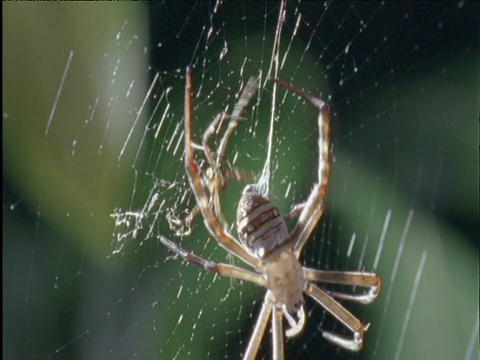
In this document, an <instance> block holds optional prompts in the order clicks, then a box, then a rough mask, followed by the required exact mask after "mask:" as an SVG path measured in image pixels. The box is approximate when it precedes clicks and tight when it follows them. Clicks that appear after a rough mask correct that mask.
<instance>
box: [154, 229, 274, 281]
mask: <svg viewBox="0 0 480 360" xmlns="http://www.w3.org/2000/svg"><path fill="white" fill-rule="evenodd" d="M160 241H161V242H162V243H163V244H164V245H165V246H166V247H167V248H168V249H169V250H171V251H173V252H174V253H176V254H177V255H179V256H181V257H182V258H183V259H184V260H185V261H188V262H190V263H192V264H195V265H198V266H200V267H202V268H204V269H205V270H208V271H210V272H213V273H217V274H220V275H222V276H227V277H230V278H235V279H240V280H246V281H250V282H253V283H255V284H257V285H260V286H265V279H264V277H263V276H262V275H260V274H257V273H255V272H252V271H248V270H245V269H242V268H239V267H236V266H233V265H228V264H222V263H216V262H213V261H210V260H206V259H203V258H201V257H200V256H198V255H195V254H194V253H192V252H189V251H186V250H185V249H183V248H181V247H180V246H178V245H177V244H175V243H174V242H173V241H171V240H169V239H167V238H166V237H164V236H160Z"/></svg>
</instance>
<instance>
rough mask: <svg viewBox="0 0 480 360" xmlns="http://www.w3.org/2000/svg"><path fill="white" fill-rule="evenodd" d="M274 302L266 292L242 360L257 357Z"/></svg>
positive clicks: (268, 292)
mask: <svg viewBox="0 0 480 360" xmlns="http://www.w3.org/2000/svg"><path fill="white" fill-rule="evenodd" d="M274 301H275V300H274V297H273V295H272V293H271V292H270V291H267V293H266V294H265V298H264V300H263V303H262V308H261V310H260V314H258V317H257V321H256V323H255V328H254V329H253V333H252V335H251V336H250V340H249V341H248V346H247V350H245V354H244V355H243V360H254V359H255V357H256V356H257V352H258V349H259V348H260V343H261V342H262V338H263V334H264V333H265V329H266V328H267V323H268V319H269V317H270V314H271V312H272V309H273V306H274ZM277 341H278V339H277Z"/></svg>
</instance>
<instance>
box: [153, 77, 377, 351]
mask: <svg viewBox="0 0 480 360" xmlns="http://www.w3.org/2000/svg"><path fill="white" fill-rule="evenodd" d="M275 82H276V83H277V84H279V85H282V86H284V87H285V88H287V89H289V90H291V91H293V92H294V93H296V94H298V95H299V96H301V97H303V98H304V99H306V100H308V101H309V102H311V103H312V104H313V105H314V106H315V107H317V108H318V110H319V115H318V126H319V139H318V147H319V164H318V183H316V184H315V185H314V186H313V189H312V191H311V193H310V195H309V197H308V199H307V201H305V202H304V203H302V204H299V205H297V206H295V207H294V210H292V213H293V214H294V215H295V216H296V215H298V217H299V218H298V222H297V224H296V226H295V227H294V229H293V231H292V232H291V233H290V234H289V233H288V230H287V226H286V223H285V219H284V218H283V216H282V215H281V214H280V212H279V211H278V209H277V207H276V206H274V205H273V204H272V203H271V202H269V201H268V200H267V199H266V198H264V197H263V196H261V195H260V194H259V193H258V191H257V188H256V186H255V185H247V186H246V187H245V189H244V190H243V193H242V197H241V199H240V202H239V204H238V208H237V220H236V222H237V230H238V234H239V238H240V241H238V240H236V239H235V238H234V237H233V236H232V235H231V234H229V233H228V232H227V231H226V230H225V229H224V227H223V226H222V225H221V223H220V222H219V220H218V218H217V216H216V214H215V211H214V210H213V209H212V208H211V207H210V206H209V199H208V196H207V193H206V190H205V189H204V186H203V185H202V178H201V177H200V175H199V171H198V168H197V164H196V163H195V160H194V155H193V147H192V144H193V143H192V140H191V88H192V79H191V73H190V69H189V68H187V71H186V87H185V170H186V173H187V175H188V179H189V181H190V186H191V188H192V190H193V193H194V194H195V198H196V201H197V205H198V207H199V209H200V211H201V214H202V216H203V218H204V222H205V226H206V227H207V229H208V230H209V231H210V233H211V234H212V236H213V237H214V238H215V239H216V240H217V242H218V243H219V244H220V245H221V246H222V247H223V248H224V249H225V250H226V251H227V252H229V253H232V254H234V255H235V256H237V257H238V258H240V259H241V260H243V261H244V262H246V263H247V264H248V265H250V266H251V267H252V268H253V269H254V270H255V271H250V270H246V269H243V268H240V267H236V266H233V265H229V264H222V263H215V262H212V261H209V260H206V259H203V258H201V257H199V256H197V255H195V254H194V253H191V252H188V251H186V250H184V249H182V248H181V247H179V246H178V245H177V244H175V243H174V242H172V241H170V240H168V239H167V238H165V237H163V236H160V240H161V241H162V243H163V244H164V245H166V246H167V247H168V248H169V249H170V250H172V251H174V252H175V253H176V254H178V255H180V256H181V257H182V258H183V259H185V260H186V261H188V262H191V263H194V264H196V265H199V266H201V267H203V268H204V269H206V270H208V271H211V272H214V273H218V274H220V275H223V276H227V277H231V278H237V279H241V280H246V281H251V282H254V283H256V284H258V285H260V286H263V287H266V288H267V292H266V294H265V298H264V301H263V304H262V307H261V310H260V314H259V315H258V318H257V321H256V324H255V327H254V329H253V333H252V335H251V337H250V340H249V342H248V346H247V349H246V351H245V354H244V355H243V358H244V359H254V358H255V356H256V354H257V352H258V350H259V347H260V343H261V341H262V337H263V334H264V332H265V329H266V327H267V323H268V319H269V317H270V315H271V316H272V338H273V339H272V346H273V358H274V359H283V357H284V349H283V316H285V318H286V320H287V322H288V324H289V326H290V328H289V329H287V330H286V331H285V335H286V336H287V337H292V336H295V335H297V334H299V333H300V331H301V330H302V329H303V326H304V323H305V311H304V304H305V302H304V298H303V293H306V294H307V295H308V296H310V297H311V298H312V299H314V300H315V301H316V302H318V303H319V304H320V305H321V306H323V307H324V308H325V310H327V311H328V312H329V313H330V314H332V315H333V316H334V317H335V318H337V319H338V320H339V321H340V322H341V323H342V324H343V325H344V326H346V327H347V328H348V329H349V330H350V331H352V332H353V337H352V338H351V339H349V338H344V337H341V336H339V335H335V334H333V333H330V332H327V331H324V332H323V333H322V335H323V337H324V338H326V339H327V340H329V341H331V342H333V343H334V344H337V345H339V346H341V347H343V348H345V349H348V350H351V351H358V350H360V349H361V348H362V345H363V332H364V330H366V329H367V327H368V325H367V326H363V325H362V323H361V322H360V320H358V319H357V318H356V317H355V316H353V315H352V314H351V313H350V312H349V311H348V310H346V309H345V308H344V307H343V306H342V305H340V303H338V302H337V301H336V300H335V299H334V298H339V299H343V300H351V301H356V302H360V303H362V304H369V303H371V302H372V301H373V300H375V298H376V297H377V295H378V294H379V292H380V287H381V283H380V278H379V277H378V276H377V275H375V274H373V273H365V272H343V271H324V270H317V269H310V268H306V267H302V265H301V264H300V262H299V260H298V258H299V256H300V253H301V251H302V249H303V247H304V245H305V243H306V242H307V240H308V239H309V237H310V235H311V234H312V231H313V229H314V228H315V226H316V225H317V223H318V221H319V220H320V218H321V216H322V214H323V212H324V210H325V200H324V198H325V193H326V190H327V185H328V175H329V172H330V164H329V160H328V158H329V114H328V108H327V105H326V104H325V103H324V102H323V101H321V100H319V99H317V98H315V97H313V96H311V95H308V94H305V93H303V92H301V91H299V90H297V89H295V88H294V87H293V86H291V85H288V84H286V83H284V82H283V81H281V80H275ZM314 282H324V283H333V284H344V285H351V286H360V287H367V288H369V291H368V292H367V293H365V294H346V293H341V292H333V291H326V290H322V289H320V288H319V287H317V286H316V285H315V284H314Z"/></svg>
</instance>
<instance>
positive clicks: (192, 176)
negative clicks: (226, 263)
mask: <svg viewBox="0 0 480 360" xmlns="http://www.w3.org/2000/svg"><path fill="white" fill-rule="evenodd" d="M191 92H192V75H191V73H190V68H188V67H187V70H186V86H185V115H184V118H185V171H186V173H187V175H188V179H189V181H190V186H191V188H192V190H193V193H194V194H195V198H196V200H197V204H198V206H199V207H200V211H201V212H202V215H203V218H204V222H205V226H206V228H207V229H208V230H209V231H210V233H211V234H212V235H213V236H214V237H215V239H216V240H217V242H218V243H219V244H220V246H222V247H223V248H225V249H226V250H227V251H230V252H232V253H233V254H235V255H236V256H237V257H239V258H240V259H241V260H243V261H245V262H246V263H248V264H250V265H252V266H254V267H256V268H261V263H260V261H259V260H258V259H257V258H255V257H254V256H253V255H251V254H250V253H249V252H248V251H247V250H245V249H244V248H242V247H241V246H240V244H238V243H237V242H236V241H235V239H234V238H233V237H232V236H231V235H230V234H228V233H227V232H225V231H224V229H223V228H222V226H221V225H220V224H219V223H218V220H217V218H216V217H215V215H214V214H213V212H212V210H211V209H210V207H209V205H208V198H207V194H206V193H205V190H204V188H203V186H202V182H201V179H200V176H199V174H198V169H197V164H196V163H195V160H194V154H193V149H192V140H191V137H192V136H191V125H192V124H191V96H192V94H191Z"/></svg>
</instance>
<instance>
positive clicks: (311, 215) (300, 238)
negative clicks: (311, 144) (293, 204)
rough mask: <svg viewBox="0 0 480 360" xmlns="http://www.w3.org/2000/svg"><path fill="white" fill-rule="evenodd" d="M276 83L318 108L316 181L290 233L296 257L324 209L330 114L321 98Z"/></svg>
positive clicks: (328, 171) (280, 82)
mask: <svg viewBox="0 0 480 360" xmlns="http://www.w3.org/2000/svg"><path fill="white" fill-rule="evenodd" d="M274 81H275V82H276V83H277V84H279V85H281V86H283V87H285V88H286V89H288V90H290V91H293V92H294V93H296V94H297V95H300V96H301V97H303V98H304V99H306V100H308V101H309V102H311V103H312V104H313V105H314V106H315V107H317V108H318V110H319V114H318V118H317V120H318V128H319V137H318V148H319V163H318V182H317V183H316V184H315V185H314V187H313V189H312V191H311V193H310V196H309V197H308V199H307V201H306V202H305V203H304V205H303V209H302V211H301V214H300V217H299V219H298V223H297V225H296V226H295V228H294V229H293V231H292V233H291V239H292V243H293V245H294V253H295V256H296V257H297V258H298V257H299V256H300V252H301V251H302V248H303V246H304V245H305V243H306V242H307V240H308V238H309V237H310V234H311V233H312V231H313V229H314V228H315V226H316V225H317V223H318V221H319V220H320V218H321V217H322V214H323V212H324V210H325V200H324V198H325V194H326V192H327V185H328V176H329V174H330V163H329V133H330V116H329V113H328V106H327V104H325V103H324V102H323V101H322V100H320V99H317V98H316V97H314V96H311V95H309V94H306V93H304V92H302V91H300V90H298V89H296V88H294V87H293V86H292V85H289V84H287V83H285V82H283V81H282V80H279V79H275V80H274Z"/></svg>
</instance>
